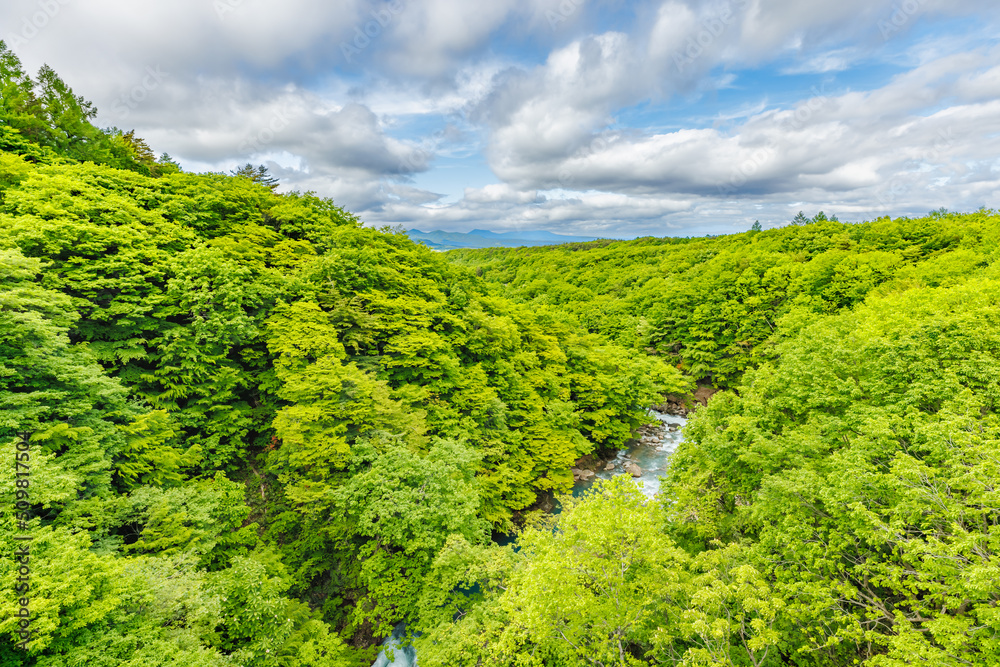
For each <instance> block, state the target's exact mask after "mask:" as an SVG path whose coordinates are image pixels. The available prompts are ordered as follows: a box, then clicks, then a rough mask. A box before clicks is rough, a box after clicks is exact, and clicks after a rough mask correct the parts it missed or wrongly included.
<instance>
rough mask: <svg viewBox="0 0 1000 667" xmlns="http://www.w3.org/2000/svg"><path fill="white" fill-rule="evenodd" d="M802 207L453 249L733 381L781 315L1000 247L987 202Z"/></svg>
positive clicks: (532, 300)
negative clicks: (794, 215)
mask: <svg viewBox="0 0 1000 667" xmlns="http://www.w3.org/2000/svg"><path fill="white" fill-rule="evenodd" d="M800 216H801V217H802V220H800V221H799V222H798V223H796V224H793V225H790V226H788V227H784V228H781V229H769V230H752V231H750V232H748V233H747V234H736V235H732V236H724V237H714V238H692V239H676V238H666V239H637V240H635V241H622V242H608V241H595V242H593V243H587V244H570V245H566V246H550V247H538V248H517V249H497V248H491V249H486V250H461V251H452V252H449V253H448V256H449V257H450V258H453V260H454V261H456V262H457V263H459V264H461V265H463V266H469V267H470V268H473V269H475V270H476V271H477V273H480V274H481V275H482V276H483V277H484V278H485V279H486V280H487V281H489V282H490V283H493V284H494V285H495V286H496V288H495V289H496V291H497V292H498V293H499V294H502V295H504V296H505V297H508V298H510V299H513V300H515V301H518V302H522V303H526V304H530V305H531V306H532V307H533V308H535V309H544V308H557V309H559V310H560V311H563V312H569V313H572V314H573V315H574V316H575V317H576V319H577V320H578V321H579V322H580V324H582V325H583V326H585V327H586V328H587V329H589V330H590V331H592V332H594V333H599V334H601V335H603V336H605V337H606V338H609V339H611V340H613V341H615V342H617V343H619V344H620V345H622V346H624V347H632V348H636V349H640V350H643V351H645V352H648V353H649V354H652V355H655V356H661V357H663V358H664V359H665V360H668V362H669V363H670V364H672V365H676V366H677V367H678V368H680V369H681V370H683V371H684V372H685V373H686V374H688V375H689V376H691V377H693V378H694V379H696V380H700V381H704V382H709V383H712V384H714V385H715V386H717V387H735V386H737V385H738V384H739V381H740V378H741V377H742V374H743V373H744V372H745V371H746V370H747V369H750V368H754V367H756V366H757V365H759V364H760V363H761V362H763V361H765V360H766V359H768V358H769V356H770V355H771V347H770V345H769V342H768V341H769V340H770V339H771V337H772V336H773V335H774V332H775V328H776V325H777V322H778V321H779V320H780V319H781V318H782V317H784V316H785V315H787V314H789V313H791V312H792V311H795V310H799V309H805V310H807V311H808V312H811V313H814V314H819V313H832V312H837V311H840V310H843V309H846V308H850V307H853V306H855V305H856V304H858V303H861V302H862V301H864V299H865V298H866V297H867V296H868V295H869V294H872V293H873V292H875V291H877V290H879V289H880V288H882V287H886V288H890V287H892V286H893V285H902V284H904V283H905V284H907V285H910V286H913V285H916V284H929V285H932V284H935V283H934V282H933V281H934V274H935V273H938V272H940V271H941V270H942V269H943V268H944V267H948V268H947V269H946V270H948V271H956V272H959V273H961V272H965V271H968V270H970V269H972V268H974V267H976V266H982V265H984V264H986V263H987V262H988V261H989V260H990V258H991V257H992V254H993V252H994V251H995V248H996V228H997V227H996V220H997V217H996V214H995V213H994V212H991V211H985V210H984V211H980V212H978V213H974V214H970V215H964V216H954V215H952V216H950V217H948V218H947V219H946V220H945V219H943V218H941V217H940V216H937V217H931V218H925V219H921V220H897V221H892V220H889V219H888V218H883V219H880V220H876V221H873V222H867V223H860V224H845V223H840V222H838V221H836V220H835V219H827V217H826V216H825V215H824V214H823V213H820V214H818V215H816V217H815V218H813V219H812V220H809V219H807V218H805V216H804V214H800ZM806 222H808V223H809V224H805V223H806ZM800 223H801V224H800ZM959 257H961V258H962V261H961V263H959V262H958V261H957V259H958V258H959Z"/></svg>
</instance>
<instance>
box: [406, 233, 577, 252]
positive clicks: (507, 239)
mask: <svg viewBox="0 0 1000 667" xmlns="http://www.w3.org/2000/svg"><path fill="white" fill-rule="evenodd" d="M406 233H407V234H408V235H409V237H410V238H411V239H413V240H414V241H416V242H417V243H423V244H424V245H426V246H429V247H431V248H434V249H435V250H455V249H457V248H516V247H518V246H535V245H558V244H560V243H583V242H586V241H594V240H596V238H595V237H593V236H563V235H562V234H553V233H552V232H543V231H537V230H525V231H519V232H503V233H501V234H498V233H497V232H491V231H489V230H488V229H473V230H472V231H471V232H468V233H466V232H443V231H440V230H438V231H436V232H422V231H420V230H419V229H411V230H409V231H407V232H406Z"/></svg>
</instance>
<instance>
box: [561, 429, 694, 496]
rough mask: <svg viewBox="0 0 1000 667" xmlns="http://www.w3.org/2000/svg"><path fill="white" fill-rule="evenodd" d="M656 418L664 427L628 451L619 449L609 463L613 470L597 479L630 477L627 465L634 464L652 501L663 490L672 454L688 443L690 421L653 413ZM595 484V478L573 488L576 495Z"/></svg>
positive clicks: (602, 471) (638, 480) (604, 472)
mask: <svg viewBox="0 0 1000 667" xmlns="http://www.w3.org/2000/svg"><path fill="white" fill-rule="evenodd" d="M653 415H654V416H655V417H656V418H657V419H658V420H659V421H660V422H661V423H662V424H663V425H662V427H660V428H657V429H656V430H655V431H654V432H652V433H650V434H649V435H647V436H645V437H643V438H642V439H641V440H637V441H635V442H633V443H632V445H631V446H630V447H629V448H628V449H622V450H619V452H618V455H617V456H616V457H615V458H614V459H612V460H611V461H609V463H612V464H614V469H613V470H603V469H602V470H599V471H598V472H597V477H596V479H605V480H607V479H611V478H612V477H615V476H616V475H628V474H629V473H627V472H626V471H625V466H626V465H628V464H629V463H634V464H635V465H637V466H639V468H640V469H641V471H642V476H641V477H639V478H637V479H636V481H637V482H642V490H643V493H645V494H646V495H647V496H649V497H650V498H652V497H653V496H655V495H656V494H657V493H658V492H659V491H660V477H662V476H663V475H665V474H666V472H667V465H668V463H669V461H670V455H671V454H673V453H674V452H675V451H677V448H678V447H679V446H680V444H681V443H682V442H683V441H684V436H683V434H682V429H683V428H684V425H685V424H686V423H687V419H685V418H684V417H681V416H679V415H668V414H666V413H663V412H655V411H654V412H653ZM593 485H594V479H591V480H590V481H587V482H577V483H576V486H574V487H573V495H579V494H580V493H581V492H583V491H585V490H586V489H589V488H590V487H592V486H593Z"/></svg>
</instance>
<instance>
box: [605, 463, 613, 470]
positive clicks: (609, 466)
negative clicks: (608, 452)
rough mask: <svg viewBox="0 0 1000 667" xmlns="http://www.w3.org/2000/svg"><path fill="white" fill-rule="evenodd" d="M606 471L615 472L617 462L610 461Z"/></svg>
mask: <svg viewBox="0 0 1000 667" xmlns="http://www.w3.org/2000/svg"><path fill="white" fill-rule="evenodd" d="M604 469H605V470H614V469H615V462H614V461H608V465H606V466H604Z"/></svg>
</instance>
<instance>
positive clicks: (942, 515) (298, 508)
mask: <svg viewBox="0 0 1000 667" xmlns="http://www.w3.org/2000/svg"><path fill="white" fill-rule="evenodd" d="M93 115H94V109H93V107H92V105H90V104H89V103H88V102H87V101H86V100H84V99H83V98H81V97H79V96H77V95H75V94H74V93H73V91H72V90H71V89H70V88H69V87H68V86H67V85H66V83H65V82H64V81H62V80H61V79H60V78H59V77H58V76H57V75H56V74H55V73H54V72H52V70H51V69H48V68H43V69H42V71H41V72H40V73H39V75H38V76H37V77H36V78H35V79H32V78H30V77H28V76H27V75H26V74H25V73H24V71H23V68H22V67H21V64H20V61H19V60H18V59H17V58H16V56H14V54H12V53H11V52H10V51H9V50H8V49H7V48H6V47H5V46H3V45H2V44H0V407H2V408H3V411H2V416H0V455H2V456H3V457H4V458H5V460H8V461H12V460H13V459H14V455H15V451H16V447H18V446H19V445H20V447H21V448H22V449H23V448H24V447H26V446H27V447H30V450H31V455H30V462H29V463H30V471H31V474H30V485H29V486H30V503H29V504H30V507H29V508H28V510H25V511H23V512H22V513H21V514H20V516H15V515H14V514H13V513H10V512H5V513H2V514H0V535H2V541H3V543H4V544H12V543H14V541H15V537H16V536H21V537H23V536H25V535H30V536H31V538H32V541H31V548H32V551H31V561H30V562H31V582H32V584H31V585H32V587H31V595H30V599H31V602H30V604H31V609H32V612H33V618H32V624H33V625H32V628H33V630H34V631H35V635H34V637H33V640H32V642H31V644H30V649H29V651H28V652H27V653H23V652H21V651H20V650H19V649H17V648H16V647H15V643H16V642H15V639H16V623H15V621H14V620H13V619H14V616H13V613H14V612H15V602H16V601H15V600H13V599H11V598H10V596H0V664H2V665H4V666H5V667H6V665H8V664H9V665H24V666H25V667H38V666H45V667H49V666H52V667H55V666H56V665H60V666H61V665H70V666H75V665H81V666H82V665H87V666H88V667H90V666H92V665H96V666H99V667H100V666H103V665H108V666H109V667H110V666H111V665H115V666H118V665H135V666H136V667H138V666H139V665H143V666H146V665H151V666H154V667H159V666H164V667H165V666H167V665H195V666H196V667H216V666H221V665H240V666H244V665H245V666H248V667H250V666H253V667H258V666H259V667H313V666H323V667H349V666H350V667H354V666H358V665H365V664H370V663H371V660H372V659H373V658H374V654H375V653H376V652H377V646H378V644H379V642H380V640H381V639H382V638H383V637H385V636H387V635H388V634H389V633H390V631H391V630H392V628H393V626H394V625H396V624H397V623H399V622H401V621H405V622H406V624H407V627H408V628H409V629H410V630H411V631H413V632H415V633H419V638H417V639H415V640H414V641H415V642H416V644H417V647H418V649H419V651H420V662H421V664H422V665H426V666H433V665H449V666H450V665H480V664H493V665H521V666H528V665H531V666H536V667H540V666H542V665H552V666H553V667H555V666H557V665H558V666H563V665H584V664H587V665H600V666H603V667H610V665H616V666H618V667H625V666H630V667H634V666H637V665H653V664H683V665H714V664H724V665H734V666H740V667H744V666H753V667H772V666H777V665H798V666H811V665H842V664H855V663H862V662H864V663H866V664H871V665H884V666H887V667H894V666H896V665H904V664H912V663H913V662H915V661H918V660H919V661H922V662H925V663H928V664H994V663H996V662H997V661H998V660H1000V655H998V650H1000V648H998V647H1000V645H998V643H997V641H996V639H995V638H996V637H997V636H998V633H1000V615H998V614H997V613H996V608H997V603H998V601H1000V589H998V585H997V582H998V581H1000V572H998V571H997V565H996V563H997V560H998V550H1000V544H998V543H997V534H998V531H997V525H998V521H1000V513H998V510H997V508H998V507H1000V498H997V495H996V484H995V480H996V479H997V478H998V477H1000V468H998V464H997V456H996V452H997V443H998V441H1000V423H998V421H997V418H996V410H997V405H998V401H1000V384H998V380H997V378H998V377H1000V300H998V299H1000V297H998V296H997V295H998V294H1000V274H998V272H997V269H996V266H995V260H996V258H997V252H998V240H1000V231H998V230H1000V226H998V225H997V214H996V212H994V211H988V210H985V209H984V210H981V211H979V212H977V213H973V214H969V215H957V214H953V213H949V212H947V211H944V210H940V211H935V212H933V213H932V214H931V215H930V216H929V217H927V218H924V219H920V220H907V219H902V220H890V219H888V218H882V219H879V220H875V221H872V222H867V223H862V224H856V225H848V224H842V223H840V222H838V221H837V220H836V217H835V216H831V217H830V218H827V216H826V215H825V214H823V213H822V212H820V213H819V214H817V215H816V216H815V217H813V218H812V219H808V218H806V217H805V214H804V213H802V214H800V215H799V216H797V218H796V224H793V225H790V226H788V227H786V228H783V229H770V230H764V229H762V226H761V225H759V224H755V225H754V227H753V228H752V229H751V231H750V232H748V233H746V234H739V235H734V236H728V237H716V238H704V239H638V240H636V241H631V242H607V241H604V242H595V243H591V244H573V245H570V246H565V247H559V248H531V249H516V250H497V249H493V250H488V251H481V252H460V253H449V254H448V256H444V255H442V254H440V253H434V252H431V251H430V250H428V249H426V248H424V247H422V246H417V245H414V244H413V243H412V242H410V241H409V239H408V238H406V236H405V234H402V233H399V232H398V231H394V230H391V229H383V230H375V229H371V228H367V227H364V226H363V225H362V224H361V222H360V221H359V220H358V219H357V218H356V217H354V216H353V215H351V214H350V213H348V212H346V211H343V210H342V209H340V208H339V207H337V206H336V205H335V204H334V203H333V202H332V201H330V200H328V199H322V198H319V197H316V196H315V195H314V194H312V193H306V194H302V193H294V192H293V193H288V194H280V195H279V194H277V193H275V192H274V191H273V190H274V188H273V187H271V186H273V185H274V183H272V182H270V181H268V176H267V174H266V173H265V172H266V170H265V171H262V170H261V169H260V168H256V169H252V173H251V170H244V173H242V174H241V175H239V176H236V177H231V176H225V175H222V174H205V175H192V174H184V173H182V172H181V171H180V169H179V168H178V167H177V165H176V163H174V162H173V161H172V160H171V159H170V158H169V156H167V155H164V156H161V158H160V159H159V160H156V159H154V157H153V156H154V154H153V152H152V150H151V149H150V148H149V146H148V145H146V144H145V142H144V141H143V140H142V139H141V138H138V137H136V136H135V134H134V132H124V131H121V130H117V129H114V128H113V129H111V130H108V131H100V130H97V129H95V128H94V127H93V125H91V123H90V121H91V119H92V118H93ZM243 176H246V177H243ZM697 380H708V381H710V382H712V383H714V384H715V385H716V386H718V387H721V388H728V389H731V390H732V391H722V392H720V393H719V394H717V395H716V396H715V397H714V398H713V399H712V400H711V402H710V403H709V405H708V406H707V407H706V408H704V409H699V411H698V412H697V413H696V415H695V417H694V418H693V419H692V420H691V421H690V422H689V425H688V427H687V431H686V433H685V435H686V440H685V442H684V443H683V445H682V446H681V448H680V449H679V450H678V451H677V452H676V454H675V455H674V458H673V461H672V464H671V468H670V471H669V475H668V477H667V478H666V480H665V483H664V485H663V487H662V488H663V490H664V494H663V495H662V496H661V497H660V498H659V500H658V501H648V500H647V499H646V497H645V496H644V495H643V494H642V493H641V492H640V491H639V490H638V489H637V488H636V487H635V486H634V485H633V484H632V482H631V480H628V479H623V478H616V479H615V480H614V481H612V482H609V483H601V484H599V485H598V486H597V487H596V489H595V490H594V491H593V492H591V493H589V494H587V495H585V496H584V497H583V498H580V499H573V498H572V497H568V496H560V497H561V498H562V501H561V502H562V514H561V515H559V516H558V517H548V518H545V517H542V518H538V515H539V513H538V512H537V511H533V510H532V507H533V506H534V505H535V503H536V502H537V501H538V500H539V497H540V495H542V494H551V493H558V494H562V493H564V492H566V491H569V490H570V489H571V487H572V475H571V473H570V469H571V468H572V467H573V466H574V465H576V464H577V462H578V460H579V459H580V458H581V457H584V456H587V455H590V454H594V453H597V454H598V455H600V456H603V455H605V454H607V453H608V452H609V451H613V450H615V449H618V448H620V447H622V446H624V445H625V443H626V442H628V440H629V439H630V438H631V437H632V434H633V433H634V432H635V429H636V428H637V427H639V426H641V425H642V424H644V423H645V422H646V421H647V420H648V419H650V416H649V413H648V407H649V406H650V405H653V404H655V403H658V402H659V401H660V400H661V399H662V398H663V396H664V394H666V393H686V392H688V391H689V390H690V388H691V387H692V384H693V381H697ZM18 479H22V478H17V477H16V471H15V469H14V468H13V466H10V465H4V466H0V500H3V502H4V504H5V506H6V507H11V506H13V502H14V499H15V498H14V493H15V489H16V488H18V487H17V486H15V485H16V484H17V483H18V482H17V480H18ZM21 484H22V487H21V488H24V484H26V483H24V482H21ZM528 517H535V518H534V519H530V520H529V519H528ZM526 521H527V522H528V524H529V525H527V526H525V525H524V523H525V522H526ZM491 529H492V530H500V531H503V532H512V531H518V532H519V533H520V535H519V538H518V541H517V543H516V545H515V546H514V547H511V546H506V547H504V546H498V545H497V544H496V543H494V542H492V541H491V539H490V536H491ZM15 567H16V566H15V563H14V562H13V561H12V560H11V559H9V558H5V559H2V560H0V586H2V587H3V589H4V590H8V591H9V590H11V589H12V587H13V585H14V582H15V580H16V578H17V576H18V570H17V569H15Z"/></svg>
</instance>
